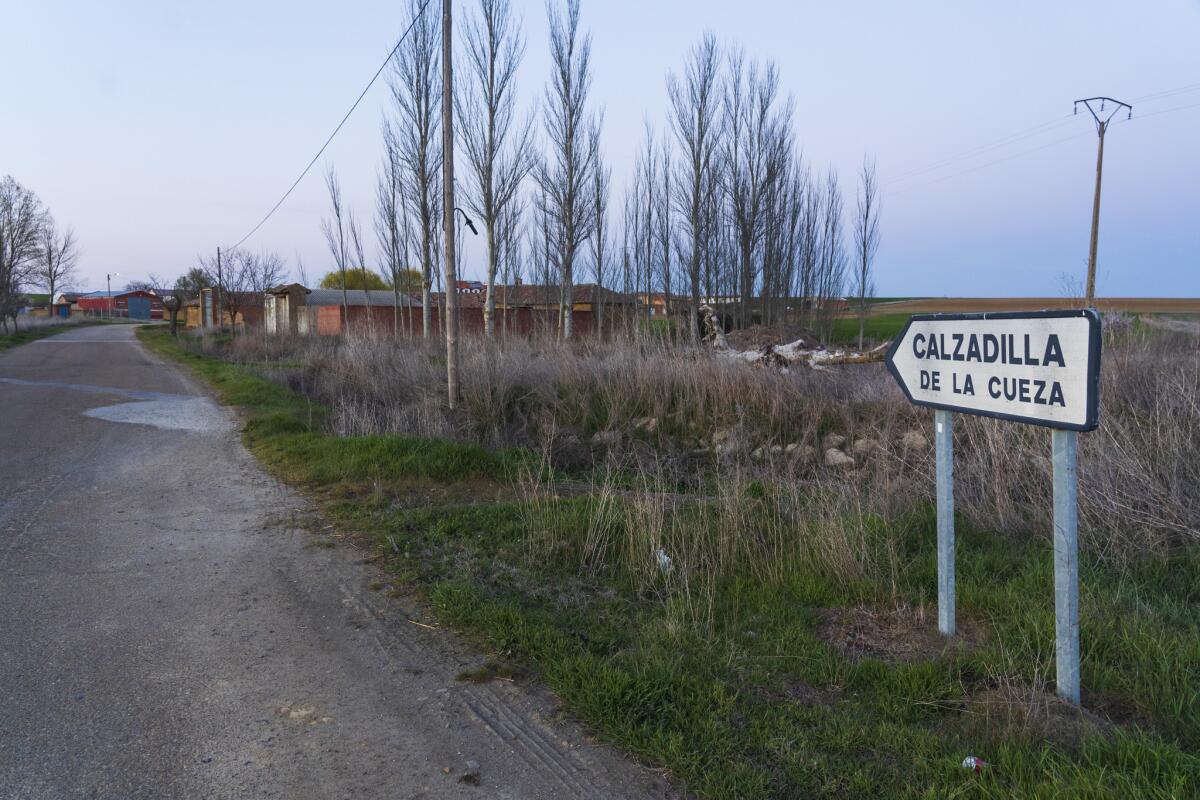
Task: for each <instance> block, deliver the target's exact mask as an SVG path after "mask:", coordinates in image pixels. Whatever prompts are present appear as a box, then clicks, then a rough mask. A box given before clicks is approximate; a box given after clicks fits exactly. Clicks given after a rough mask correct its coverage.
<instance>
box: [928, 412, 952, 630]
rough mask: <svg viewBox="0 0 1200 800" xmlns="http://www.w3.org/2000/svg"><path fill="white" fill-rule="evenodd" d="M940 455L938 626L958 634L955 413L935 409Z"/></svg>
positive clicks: (938, 453) (937, 452)
mask: <svg viewBox="0 0 1200 800" xmlns="http://www.w3.org/2000/svg"><path fill="white" fill-rule="evenodd" d="M933 424H934V428H935V436H934V450H935V452H936V455H937V572H938V630H939V631H941V632H942V634H943V635H944V636H953V635H954V416H953V415H952V414H951V413H950V412H949V411H942V410H937V411H934V412H933Z"/></svg>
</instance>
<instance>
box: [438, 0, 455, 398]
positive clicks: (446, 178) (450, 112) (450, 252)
mask: <svg viewBox="0 0 1200 800" xmlns="http://www.w3.org/2000/svg"><path fill="white" fill-rule="evenodd" d="M451 2H452V0H442V233H443V235H444V241H445V254H444V257H443V258H442V267H443V269H444V270H445V275H446V319H445V321H444V322H445V326H446V393H447V396H448V398H449V401H450V408H451V409H453V408H455V407H456V406H457V405H458V397H459V392H458V285H457V281H456V278H457V275H456V273H457V270H456V269H455V253H454V245H455V242H454V48H453V47H452V42H453V40H452V37H451V21H450V6H451Z"/></svg>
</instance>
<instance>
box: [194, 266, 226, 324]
mask: <svg viewBox="0 0 1200 800" xmlns="http://www.w3.org/2000/svg"><path fill="white" fill-rule="evenodd" d="M224 286H225V281H224V280H223V279H222V276H221V248H219V247H218V248H217V288H216V289H215V290H214V292H213V293H214V294H215V295H216V297H214V298H213V310H214V311H215V312H216V314H217V330H218V331H219V330H220V328H221V323H222V319H221V300H222V297H221V294H222V287H224ZM200 313H201V314H203V313H204V304H203V303H201V304H200Z"/></svg>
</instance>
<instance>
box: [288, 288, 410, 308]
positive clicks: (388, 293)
mask: <svg viewBox="0 0 1200 800" xmlns="http://www.w3.org/2000/svg"><path fill="white" fill-rule="evenodd" d="M368 296H369V297H370V305H373V306H395V305H396V295H395V293H393V292H392V290H391V289H371V290H370V291H364V290H363V289H347V290H346V297H345V302H346V303H347V304H348V305H352V306H365V305H367V299H368ZM342 300H343V298H342V290H341V289H312V290H310V291H309V293H308V299H307V300H306V302H307V304H308V305H310V306H340V305H341V304H342ZM419 305H420V301H417V300H414V299H413V298H412V297H411V296H409V295H407V294H405V293H404V292H401V293H400V307H401V308H412V307H414V306H419Z"/></svg>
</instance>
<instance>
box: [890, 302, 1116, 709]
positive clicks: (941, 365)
mask: <svg viewBox="0 0 1200 800" xmlns="http://www.w3.org/2000/svg"><path fill="white" fill-rule="evenodd" d="M887 365H888V370H889V371H890V372H891V373H892V377H894V378H895V379H896V382H897V383H899V384H900V388H901V389H902V390H903V391H904V394H905V395H906V396H907V397H908V399H909V401H910V402H912V403H914V404H916V405H921V406H928V407H930V408H933V409H936V411H935V413H934V426H935V429H936V430H935V451H936V456H937V515H938V519H937V569H938V629H939V630H940V631H941V632H942V633H943V634H945V635H946V636H953V635H954V633H955V602H954V422H953V415H952V413H951V412H955V411H957V412H962V413H966V414H976V415H979V416H987V417H995V418H998V419H1005V420H1011V421H1014V422H1025V423H1029V424H1031V425H1040V426H1044V427H1048V428H1052V429H1053V431H1052V434H1051V444H1052V450H1053V454H1054V623H1055V655H1056V668H1057V675H1058V695H1059V697H1062V698H1063V699H1065V700H1068V701H1069V702H1072V703H1078V702H1079V501H1078V481H1077V465H1076V445H1077V443H1078V432H1079V431H1090V430H1093V429H1094V428H1095V427H1096V426H1097V424H1099V408H1100V316H1099V314H1097V313H1096V311H1095V310H1094V309H1082V310H1073V311H1039V312H1032V313H1000V314H930V315H922V316H915V317H912V318H911V319H910V320H909V321H908V323H907V324H906V325H905V326H904V329H903V330H902V331H901V332H900V335H899V336H898V337H897V338H896V340H895V342H893V343H892V347H891V350H889V351H888V355H887Z"/></svg>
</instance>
